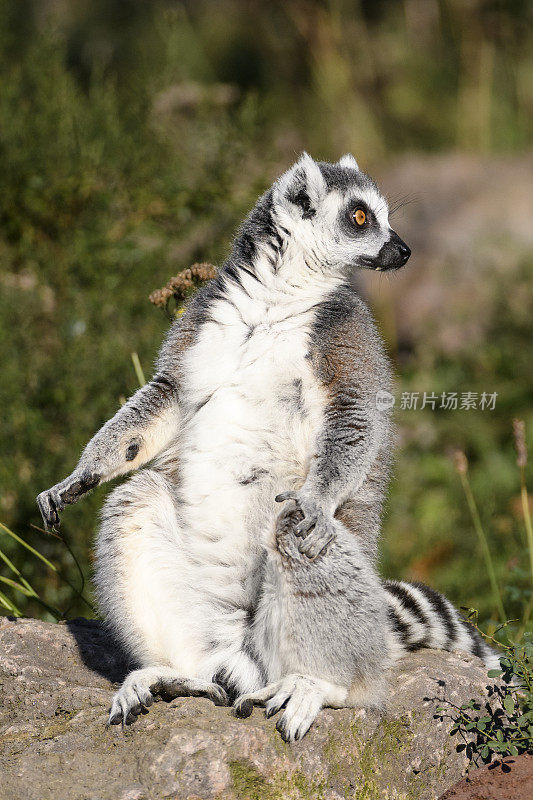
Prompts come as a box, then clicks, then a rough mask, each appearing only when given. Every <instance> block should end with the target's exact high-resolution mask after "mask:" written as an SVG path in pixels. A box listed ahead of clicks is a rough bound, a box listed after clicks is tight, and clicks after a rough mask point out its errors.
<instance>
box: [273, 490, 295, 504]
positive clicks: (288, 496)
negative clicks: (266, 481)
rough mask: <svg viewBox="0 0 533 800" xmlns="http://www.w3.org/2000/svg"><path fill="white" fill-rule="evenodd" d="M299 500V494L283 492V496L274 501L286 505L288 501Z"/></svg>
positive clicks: (278, 496)
mask: <svg viewBox="0 0 533 800" xmlns="http://www.w3.org/2000/svg"><path fill="white" fill-rule="evenodd" d="M297 499H298V492H294V491H293V492H281V494H277V495H276V497H275V498H274V500H275V501H276V503H284V502H285V501H286V500H297Z"/></svg>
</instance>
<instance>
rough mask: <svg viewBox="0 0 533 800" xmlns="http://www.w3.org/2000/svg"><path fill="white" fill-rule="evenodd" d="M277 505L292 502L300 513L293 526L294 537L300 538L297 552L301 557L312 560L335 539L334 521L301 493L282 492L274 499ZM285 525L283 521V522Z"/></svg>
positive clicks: (331, 516)
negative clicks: (298, 519)
mask: <svg viewBox="0 0 533 800" xmlns="http://www.w3.org/2000/svg"><path fill="white" fill-rule="evenodd" d="M275 500H276V502H277V503H284V502H285V501H286V500H293V501H294V503H295V504H296V505H295V509H294V510H297V511H299V512H300V514H301V516H300V521H298V524H294V534H295V536H298V537H301V539H302V540H301V542H300V543H299V545H298V550H299V551H300V553H302V555H304V556H307V557H308V558H309V559H311V560H314V559H315V558H316V557H317V556H319V555H320V553H322V552H323V551H324V550H325V549H326V548H327V546H328V545H329V544H330V542H332V541H333V539H334V538H335V519H334V517H333V515H332V514H329V513H328V512H327V511H324V509H323V508H322V507H321V505H320V503H318V502H316V501H315V500H312V499H310V498H309V496H308V495H306V494H304V493H303V492H302V491H294V492H282V494H278V495H277V497H276V498H275ZM283 522H284V523H285V519H284V520H283Z"/></svg>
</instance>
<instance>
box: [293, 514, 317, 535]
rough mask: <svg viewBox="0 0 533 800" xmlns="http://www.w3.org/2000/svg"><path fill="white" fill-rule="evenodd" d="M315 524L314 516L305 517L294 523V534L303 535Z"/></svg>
mask: <svg viewBox="0 0 533 800" xmlns="http://www.w3.org/2000/svg"><path fill="white" fill-rule="evenodd" d="M315 525H316V517H310V518H308V517H306V518H305V519H304V520H302V522H300V523H299V524H298V525H296V527H295V529H294V532H295V533H296V536H304V535H305V534H306V533H307V531H309V530H311V528H312V527H314V526H315Z"/></svg>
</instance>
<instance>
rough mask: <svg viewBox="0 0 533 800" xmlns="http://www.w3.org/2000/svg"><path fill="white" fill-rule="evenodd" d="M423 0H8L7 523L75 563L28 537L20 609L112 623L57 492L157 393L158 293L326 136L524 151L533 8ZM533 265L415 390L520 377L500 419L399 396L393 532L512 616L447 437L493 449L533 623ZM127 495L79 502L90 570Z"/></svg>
mask: <svg viewBox="0 0 533 800" xmlns="http://www.w3.org/2000/svg"><path fill="white" fill-rule="evenodd" d="M416 5H417V4H413V3H407V2H405V3H403V2H399V3H374V4H371V3H351V2H348V1H347V0H341V2H338V3H337V2H336V3H323V2H314V0H288V2H286V3H273V4H257V3H252V4H250V3H248V2H244V0H224V2H220V3H213V2H207V0H198V2H195V3H194V4H191V3H187V4H186V3H182V2H163V0H160V1H157V0H155V1H154V2H152V3H134V2H124V0H93V2H91V3H81V4H80V3H71V4H65V3H48V4H45V6H46V9H47V10H44V8H43V4H42V3H40V2H39V1H38V0H0V70H1V72H2V91H1V92H0V120H1V124H0V182H1V185H2V192H1V193H0V359H1V363H2V381H0V407H1V408H2V425H1V426H0V453H1V454H2V456H1V458H0V519H2V520H3V522H5V524H6V526H7V527H8V529H9V530H10V531H12V532H15V531H16V532H17V533H18V535H19V537H20V539H22V540H23V541H24V542H26V543H27V544H28V545H29V546H31V547H33V548H34V550H35V551H36V552H38V553H40V554H41V555H42V556H43V557H44V558H46V559H47V560H48V561H49V562H50V563H52V564H54V565H55V566H56V568H57V570H56V571H54V570H53V569H50V568H48V567H47V566H46V565H45V564H44V562H43V561H42V560H41V559H39V558H38V557H36V556H35V555H34V554H33V553H32V552H31V551H30V550H28V549H27V548H26V547H24V546H23V545H22V544H21V543H20V542H19V541H16V540H15V539H14V538H13V537H12V536H7V534H5V533H4V535H2V539H1V549H2V552H3V553H4V555H5V556H6V557H7V558H8V559H9V561H10V563H11V564H12V565H13V567H14V568H15V569H17V570H18V571H19V572H20V575H21V576H24V579H25V580H26V581H27V582H28V583H29V585H30V586H31V587H32V589H33V592H34V594H31V593H30V594H24V593H23V592H21V591H20V589H18V588H16V587H14V586H13V585H11V584H6V583H5V582H3V587H2V590H3V589H4V588H5V589H6V592H4V594H5V596H6V597H8V602H12V603H14V606H15V609H16V610H17V611H18V612H20V613H25V614H33V615H40V614H43V613H44V614H51V612H49V611H47V610H46V609H44V607H43V605H42V603H43V602H44V603H46V604H47V605H48V606H49V608H52V609H55V610H56V611H57V610H58V609H63V611H57V613H58V614H63V613H65V611H64V609H68V608H69V607H70V606H71V602H72V603H73V604H72V606H71V610H70V612H69V613H73V614H75V613H85V614H86V613H87V607H86V605H85V604H84V602H83V601H82V600H80V599H79V598H78V597H77V595H76V594H75V593H73V591H72V589H71V588H70V586H69V584H68V583H66V582H65V581H64V580H62V579H61V577H60V574H61V575H64V576H65V577H66V578H68V581H69V582H70V583H71V584H72V585H73V586H76V587H78V585H79V583H80V576H79V574H78V568H77V567H76V564H75V562H74V561H73V558H72V555H71V554H70V552H69V550H68V548H67V547H66V546H65V544H64V542H63V541H62V540H60V539H58V538H55V537H52V536H49V535H44V534H43V533H42V531H39V530H36V529H35V528H34V527H32V524H34V525H37V526H38V525H40V518H39V515H38V511H37V508H36V505H35V496H36V495H37V494H38V492H40V491H41V490H43V489H45V488H47V487H49V486H51V485H53V484H54V483H56V482H57V481H58V480H59V479H61V478H62V477H64V476H65V475H67V474H68V473H69V472H70V471H71V469H72V467H73V466H74V464H75V462H76V459H77V457H78V455H79V453H80V451H81V449H82V447H83V446H84V445H85V443H86V442H87V441H88V439H89V438H90V437H91V436H92V435H93V433H94V432H95V431H96V430H97V429H98V428H99V427H100V426H101V424H102V423H103V422H104V421H105V420H106V419H108V418H109V417H110V416H111V415H112V414H113V412H114V411H115V410H116V408H118V406H119V403H120V401H121V398H123V397H126V396H128V395H129V394H131V393H132V392H133V391H134V390H135V389H136V387H137V384H138V381H137V377H136V372H135V371H134V370H133V369H132V368H131V364H130V358H131V353H132V352H133V351H135V352H137V353H138V356H139V362H138V364H137V367H139V366H140V367H141V371H142V372H144V374H145V375H146V376H148V375H149V374H150V371H151V370H150V365H151V363H152V361H153V359H154V357H155V355H156V352H157V350H158V347H159V345H160V342H161V340H162V337H163V335H164V332H165V329H166V325H167V321H166V319H165V317H164V315H163V314H160V313H158V312H157V311H155V310H154V309H153V308H152V307H151V305H150V304H149V303H148V301H147V296H148V295H149V294H150V292H152V291H153V290H154V289H156V288H158V287H160V286H162V285H163V284H165V283H166V281H167V280H168V278H169V277H170V276H171V275H175V274H176V273H177V272H179V271H180V270H181V269H182V268H183V267H187V266H189V265H190V264H191V263H193V262H194V261H212V262H214V263H218V262H220V260H221V259H222V258H223V256H224V254H225V253H226V252H227V248H228V240H229V237H230V236H231V233H232V232H233V230H234V229H235V227H236V225H237V224H238V222H239V221H240V220H241V219H242V217H243V215H244V213H245V211H246V210H247V208H248V207H249V206H250V205H251V203H252V202H253V200H254V198H255V197H257V195H258V194H259V193H260V192H261V191H262V190H263V189H264V188H265V187H266V186H267V185H268V183H269V182H270V180H271V178H272V176H273V175H274V174H276V173H277V172H278V171H279V168H280V166H284V165H286V164H287V163H288V161H290V160H291V159H292V158H293V156H294V154H295V153H296V152H297V151H298V150H300V149H302V148H303V147H306V148H308V149H309V150H311V151H312V152H313V153H316V154H318V155H320V156H323V157H325V158H333V157H338V155H339V153H341V152H345V151H349V150H353V151H356V152H357V154H358V156H359V157H360V158H361V160H362V161H363V162H364V163H365V164H367V165H368V167H369V169H371V168H372V167H373V166H376V165H377V164H379V165H380V166H381V164H382V162H383V159H384V157H385V156H388V155H389V154H394V153H397V152H401V151H412V150H417V149H418V150H424V151H428V152H432V151H435V150H442V149H448V148H450V147H460V148H461V149H464V150H469V149H470V150H474V151H476V152H485V151H486V152H490V153H494V154H500V152H502V151H505V152H508V151H516V150H519V149H520V148H522V147H523V146H524V144H525V143H526V142H527V141H528V140H529V139H530V137H531V132H532V130H531V128H532V120H533V115H532V114H531V113H529V111H530V109H531V105H532V97H531V92H530V89H529V86H530V81H529V80H528V79H529V77H530V71H531V59H530V58H529V56H528V52H529V48H530V45H531V36H532V34H531V29H530V28H529V27H528V26H527V25H526V24H524V20H525V18H526V14H527V5H526V3H525V2H522V0H518V1H517V2H513V3H507V4H506V3H486V2H481V0H480V1H479V2H473V3H469V4H466V3H465V4H461V3H451V2H448V0H443V2H440V0H439V2H431V3H427V4H425V3H424V4H418V6H419V7H420V9H421V10H422V9H429V10H426V11H424V13H422V11H421V13H420V14H419V15H416V14H415V15H413V8H414V7H415V6H416ZM530 270H531V264H530V263H526V264H524V265H523V273H520V274H516V275H515V274H513V272H512V270H511V269H510V270H509V271H508V272H507V274H506V281H507V283H509V282H511V281H512V283H513V287H514V291H513V293H512V296H510V295H509V292H508V285H505V284H503V282H502V284H499V285H494V287H493V291H494V296H495V298H496V299H497V302H495V305H494V307H493V309H492V312H491V314H490V319H489V320H488V328H487V332H486V337H485V339H486V342H487V344H486V346H484V348H483V350H482V352H480V351H479V349H477V348H475V347H469V344H468V341H465V344H464V347H463V348H462V349H461V350H460V351H459V352H458V353H456V354H454V356H453V357H451V356H449V355H447V354H446V353H443V352H442V351H441V350H440V349H439V348H438V347H436V346H433V344H432V337H431V331H428V336H427V337H426V339H425V341H423V342H420V343H419V344H418V345H417V346H416V348H415V349H414V350H413V351H412V352H411V353H410V355H409V356H408V357H407V358H404V360H403V363H402V364H401V369H400V372H401V374H402V381H403V383H402V387H401V388H402V389H403V390H410V389H411V388H412V389H416V388H419V389H421V390H425V389H428V388H430V389H435V390H439V389H440V390H443V391H444V390H450V388H454V387H457V388H458V390H459V391H461V390H463V389H469V390H470V389H472V390H479V391H483V390H485V389H487V388H490V389H491V390H493V391H498V392H499V400H498V404H497V410H496V412H495V413H492V414H490V415H482V414H472V413H470V412H469V413H468V414H461V413H448V412H443V413H438V414H431V413H425V412H417V414H416V415H415V416H414V417H410V416H409V412H399V414H398V421H399V424H400V427H401V429H402V431H403V432H404V434H405V436H404V441H405V443H404V446H403V448H402V455H401V463H400V464H399V465H398V469H397V470H396V478H395V484H394V488H393V493H392V496H391V499H390V503H389V507H390V508H391V509H393V511H394V513H393V515H390V516H389V518H388V520H387V521H386V526H385V556H384V570H385V571H386V572H388V573H389V574H391V575H393V576H394V577H399V576H405V577H419V578H420V579H425V580H427V581H429V582H430V583H432V584H433V585H435V586H438V588H440V589H442V590H443V591H445V592H446V593H448V594H449V596H450V597H451V598H452V599H453V600H454V601H455V602H458V603H460V602H465V603H467V604H469V605H476V606H478V607H479V608H480V612H481V615H482V618H483V619H486V620H489V619H491V618H494V616H495V609H494V602H493V598H492V593H491V591H490V589H489V588H488V587H487V581H486V580H485V574H484V571H483V570H481V569H479V570H473V569H472V564H473V563H476V562H477V560H478V559H479V553H478V551H477V544H476V539H475V536H474V535H472V534H473V531H472V524H471V520H470V518H469V516H468V509H467V507H466V505H465V504H464V502H463V496H462V489H461V485H460V482H459V479H458V477H457V475H456V474H455V472H454V470H453V467H452V466H451V464H450V461H449V459H448V457H447V455H446V451H447V449H448V448H449V447H451V446H453V447H460V448H461V449H463V450H464V451H465V452H466V453H467V455H468V459H469V463H470V471H469V475H470V479H471V482H472V491H473V493H474V495H475V497H476V500H477V502H478V506H479V512H480V516H481V519H482V523H483V525H484V528H485V530H486V534H487V540H488V544H489V547H490V549H491V552H492V554H493V559H494V563H495V573H496V580H497V581H498V583H499V586H500V589H501V591H502V593H503V601H504V605H505V609H506V612H507V613H508V614H509V615H510V616H513V617H515V616H516V617H521V616H522V611H523V607H524V605H525V604H527V602H528V595H527V592H528V591H529V588H528V587H529V584H528V580H529V573H528V571H527V570H525V569H524V568H523V567H522V563H523V561H524V559H523V556H525V554H526V552H527V551H526V543H525V539H524V538H523V533H522V524H521V519H520V515H519V514H518V513H517V511H516V510H515V506H514V498H515V494H516V492H517V491H518V484H517V475H516V470H515V468H514V465H513V456H512V446H511V444H510V437H509V427H510V421H511V419H512V417H513V416H515V415H517V414H518V415H522V414H523V413H524V411H523V410H524V409H525V408H527V407H528V404H529V405H531V404H530V400H531V381H530V380H529V379H528V375H529V374H530V373H529V369H530V368H529V364H528V359H529V353H528V349H527V347H526V346H525V343H527V342H528V341H529V340H530V338H531V333H532V331H531V315H530V314H528V311H527V302H523V303H521V302H517V301H516V298H520V297H524V296H525V297H527V293H526V290H525V289H524V286H525V284H526V281H527V279H528V276H530V274H531V273H530ZM136 371H137V373H138V374H139V369H138V368H137V370H136ZM526 422H527V424H528V428H529V430H533V418H531V417H530V418H528V419H526ZM528 477H530V475H529V476H528ZM106 491H107V488H101V489H98V490H96V491H95V492H94V493H93V494H92V495H91V496H90V497H88V498H86V499H84V500H83V502H82V503H80V504H79V505H76V506H73V507H71V508H69V509H68V510H67V511H66V512H65V514H64V515H63V526H64V528H63V529H64V530H65V531H66V536H65V539H68V541H69V542H71V550H72V553H73V554H75V556H76V559H77V560H78V562H79V564H80V566H81V569H82V572H83V577H84V578H85V580H86V581H88V580H89V578H90V573H91V543H92V537H93V531H94V526H95V520H96V518H97V512H98V509H99V507H100V506H101V504H102V502H103V499H104V496H105V492H106ZM3 570H4V572H3V573H2V574H3V577H4V578H5V579H6V580H10V581H15V582H16V583H17V584H19V585H20V586H23V587H24V583H23V582H22V579H21V577H19V576H17V575H16V574H15V573H13V571H12V570H11V568H10V567H8V565H7V563H6V562H5V561H4V562H3ZM4 573H5V574H4ZM25 588H26V590H27V591H29V590H28V589H27V587H25ZM15 598H16V599H15ZM41 601H42V602H41ZM43 609H44V610H43ZM53 616H54V615H53V614H52V617H53Z"/></svg>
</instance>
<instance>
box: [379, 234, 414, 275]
mask: <svg viewBox="0 0 533 800" xmlns="http://www.w3.org/2000/svg"><path fill="white" fill-rule="evenodd" d="M410 255H411V248H410V247H408V246H407V245H406V244H405V242H404V241H403V239H400V237H399V236H398V234H397V233H396V232H395V231H391V233H390V238H389V241H388V242H385V244H384V245H383V247H382V248H381V250H380V251H379V253H378V255H377V257H376V263H377V267H378V269H399V268H400V267H403V265H404V264H406V263H407V261H408V260H409V256H410Z"/></svg>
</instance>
